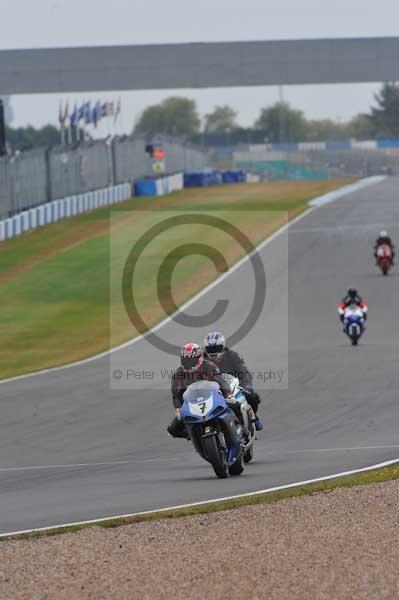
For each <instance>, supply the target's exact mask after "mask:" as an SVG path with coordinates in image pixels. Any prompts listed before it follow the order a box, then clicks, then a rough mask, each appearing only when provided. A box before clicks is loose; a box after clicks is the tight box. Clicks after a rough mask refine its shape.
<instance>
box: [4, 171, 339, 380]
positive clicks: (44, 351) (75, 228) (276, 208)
mask: <svg viewBox="0 0 399 600" xmlns="http://www.w3.org/2000/svg"><path fill="white" fill-rule="evenodd" d="M349 181H350V180H336V181H317V182H315V181H312V182H290V183H270V184H253V185H243V186H237V185H235V186H219V187H213V188H208V189H205V190H204V189H194V190H184V191H182V192H179V193H175V194H172V195H170V196H167V197H164V198H154V199H150V198H144V199H137V198H135V199H132V200H129V201H127V202H124V203H121V204H120V205H118V206H117V207H112V209H110V208H108V207H107V208H101V209H98V210H96V211H93V212H91V213H87V214H84V215H79V216H76V217H74V218H71V219H68V220H65V221H61V222H59V223H55V224H53V225H50V226H47V227H43V228H40V229H37V230H34V231H31V232H29V233H27V234H25V235H23V236H20V237H18V238H14V239H11V240H8V241H7V242H4V243H0V342H1V343H0V379H4V378H7V377H12V376H15V375H19V374H23V373H28V372H32V371H36V370H41V369H44V368H49V367H55V366H58V365H62V364H66V363H69V362H73V361H76V360H80V359H83V358H86V357H88V356H92V355H94V354H97V353H99V352H102V351H104V350H107V349H108V348H109V347H112V346H115V345H118V344H121V343H123V342H125V341H127V340H128V339H131V338H133V337H135V336H136V335H137V334H138V333H141V332H140V331H135V330H133V329H132V326H131V324H130V322H129V321H128V319H127V317H126V313H125V311H124V308H123V305H122V303H121V298H120V297H118V293H116V294H114V295H113V294H112V291H113V290H116V291H117V292H118V290H119V288H120V281H121V265H122V266H123V260H122V259H123V256H124V254H126V251H127V250H126V249H127V248H129V247H130V246H131V243H132V239H135V238H137V237H138V236H139V235H141V233H142V232H144V231H146V229H147V228H148V227H149V226H150V225H151V224H152V223H153V222H154V220H155V219H156V218H158V217H159V215H160V214H162V211H165V210H175V211H178V212H180V211H197V212H201V213H206V212H207V211H208V212H209V211H210V210H212V211H214V210H217V211H218V213H219V215H220V216H221V217H225V218H226V219H227V220H230V221H232V222H234V220H235V221H236V222H237V223H238V224H239V226H240V228H241V229H242V230H243V231H246V232H248V235H249V236H250V237H251V240H252V242H253V243H254V244H257V243H259V242H260V241H261V240H263V239H264V238H265V237H267V236H268V235H270V233H271V232H272V231H274V230H275V229H277V228H278V227H279V226H281V225H282V224H283V223H284V222H285V221H286V220H287V218H288V219H290V218H293V217H295V216H296V215H298V214H299V213H300V212H301V211H303V210H305V209H306V208H307V205H308V201H309V200H310V199H312V198H314V197H316V196H319V195H321V194H323V193H325V192H327V191H330V190H332V189H335V188H337V187H340V186H342V185H344V184H347V183H348V182H349ZM115 210H119V211H120V213H119V214H118V215H117V216H113V217H112V219H111V221H110V214H111V211H115ZM133 211H134V212H133ZM238 211H240V212H238ZM242 211H245V213H246V214H245V215H244V217H242V215H243V213H242ZM259 211H262V218H259ZM112 214H113V213H112ZM110 222H111V235H112V236H113V238H112V253H111V254H112V256H110V249H109V246H110ZM193 234H194V231H193V229H190V228H187V229H186V231H185V232H184V234H183V235H179V237H177V236H176V235H175V236H173V235H171V236H169V237H168V239H167V240H166V241H163V242H162V241H159V243H158V244H157V245H156V246H155V247H154V248H153V249H152V251H151V252H149V253H148V254H147V256H146V257H144V260H143V261H142V264H141V267H140V266H139V269H138V271H137V275H136V277H135V280H134V283H135V291H137V292H138V298H137V303H138V307H139V309H142V311H143V313H144V316H145V317H146V321H147V324H148V326H149V327H152V326H153V325H155V324H156V323H157V322H159V321H160V320H161V319H162V318H163V317H164V312H163V309H162V307H161V306H160V305H159V302H158V299H157V295H156V288H155V286H154V281H155V279H156V272H157V265H159V264H160V260H162V259H163V258H164V256H165V253H166V251H167V250H168V249H170V248H171V247H173V244H175V243H176V242H177V241H178V242H179V244H180V243H184V242H191V241H193V237H194V235H193ZM219 238H220V239H219ZM207 242H211V244H213V245H214V246H215V247H218V248H219V249H220V250H221V251H222V252H223V254H226V255H227V258H228V264H229V265H231V264H233V263H234V262H236V261H237V260H238V259H239V258H240V257H241V256H242V254H243V251H241V252H240V251H239V250H237V248H235V249H234V248H233V244H231V242H230V243H228V242H227V241H226V240H223V239H221V236H215V237H214V238H213V239H211V240H207ZM157 261H158V262H157ZM217 276H218V273H217V272H216V270H215V268H214V267H213V265H211V264H210V261H209V260H206V259H205V258H203V257H200V256H195V257H191V258H190V259H188V258H187V259H184V260H182V261H181V262H180V263H179V265H178V267H177V268H176V270H175V273H174V276H173V292H174V293H175V289H176V290H177V292H176V294H175V300H176V303H177V304H178V305H182V304H183V303H184V302H185V301H186V300H187V299H188V298H190V297H191V296H193V295H194V294H195V293H196V292H198V291H200V290H201V289H202V288H203V287H204V286H205V285H207V284H208V283H210V282H211V281H212V280H213V279H215V278H216V277H217ZM119 291H120V290H119ZM110 295H111V303H110ZM110 310H111V315H112V328H111V331H110V326H109V322H110V318H109V312H110Z"/></svg>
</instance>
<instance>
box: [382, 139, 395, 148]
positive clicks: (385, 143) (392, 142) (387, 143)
mask: <svg viewBox="0 0 399 600" xmlns="http://www.w3.org/2000/svg"><path fill="white" fill-rule="evenodd" d="M377 148H399V140H377Z"/></svg>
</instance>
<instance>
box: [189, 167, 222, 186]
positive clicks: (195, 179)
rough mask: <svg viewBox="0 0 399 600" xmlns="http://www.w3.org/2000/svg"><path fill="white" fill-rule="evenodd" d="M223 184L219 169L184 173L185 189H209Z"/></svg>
mask: <svg viewBox="0 0 399 600" xmlns="http://www.w3.org/2000/svg"><path fill="white" fill-rule="evenodd" d="M220 183H223V177H222V173H221V171H218V170H217V169H202V170H200V171H189V172H188V173H184V187H207V186H208V185H218V184H220Z"/></svg>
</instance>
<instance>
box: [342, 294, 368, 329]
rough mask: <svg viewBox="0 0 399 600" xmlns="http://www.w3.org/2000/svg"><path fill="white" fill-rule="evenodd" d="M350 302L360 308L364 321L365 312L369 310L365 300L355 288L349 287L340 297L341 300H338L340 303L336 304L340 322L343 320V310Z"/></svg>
mask: <svg viewBox="0 0 399 600" xmlns="http://www.w3.org/2000/svg"><path fill="white" fill-rule="evenodd" d="M351 304H356V306H358V307H359V308H360V309H361V310H362V312H363V317H364V320H365V321H366V320H367V313H368V310H369V307H368V305H367V302H366V301H365V300H363V298H362V297H361V296H360V295H359V293H358V291H357V290H356V289H355V288H349V290H348V292H347V294H346V296H344V298H342V302H340V304H339V305H338V315H339V318H340V319H341V321H342V323H343V322H344V318H345V310H346V309H347V308H348V306H350V305H351Z"/></svg>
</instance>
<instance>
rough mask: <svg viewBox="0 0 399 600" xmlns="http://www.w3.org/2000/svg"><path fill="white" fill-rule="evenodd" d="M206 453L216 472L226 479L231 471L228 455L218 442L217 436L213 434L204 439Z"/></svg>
mask: <svg viewBox="0 0 399 600" xmlns="http://www.w3.org/2000/svg"><path fill="white" fill-rule="evenodd" d="M202 444H203V448H204V454H205V456H206V457H207V460H208V461H209V462H210V463H211V465H212V467H213V470H214V471H215V474H216V475H217V477H219V479H225V478H226V477H227V475H228V473H229V468H228V464H227V456H226V453H225V451H224V449H223V448H221V447H220V446H219V444H218V440H217V438H216V436H214V435H211V436H209V437H205V438H203V440H202Z"/></svg>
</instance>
